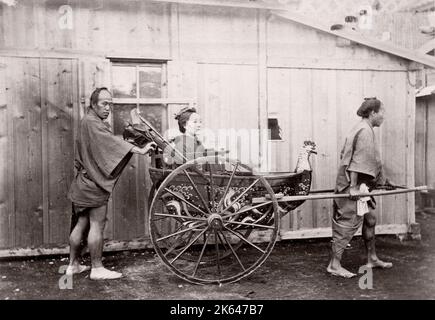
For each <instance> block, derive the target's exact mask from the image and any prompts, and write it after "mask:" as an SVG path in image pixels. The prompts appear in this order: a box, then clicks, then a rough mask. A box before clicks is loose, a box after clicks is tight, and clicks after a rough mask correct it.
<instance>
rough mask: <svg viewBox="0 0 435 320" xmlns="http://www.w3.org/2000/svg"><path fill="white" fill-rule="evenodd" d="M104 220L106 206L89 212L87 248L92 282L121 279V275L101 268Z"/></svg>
mask: <svg viewBox="0 0 435 320" xmlns="http://www.w3.org/2000/svg"><path fill="white" fill-rule="evenodd" d="M106 219H107V205H105V206H102V207H98V208H92V209H91V210H90V213H89V223H90V229H89V235H88V246H89V252H90V254H91V262H92V270H91V275H90V278H91V279H92V280H104V279H117V278H120V277H122V274H121V273H119V272H114V271H110V270H108V269H106V268H104V266H103V262H102V256H103V244H104V238H103V236H104V227H105V225H106Z"/></svg>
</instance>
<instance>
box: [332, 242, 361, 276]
mask: <svg viewBox="0 0 435 320" xmlns="http://www.w3.org/2000/svg"><path fill="white" fill-rule="evenodd" d="M332 247H333V248H332V257H331V261H330V262H329V265H328V267H327V268H326V271H328V272H329V273H330V274H332V275H334V276H339V277H343V278H352V277H355V276H356V274H355V273H352V272H350V271H349V270H347V269H345V268H343V267H342V266H341V256H342V254H343V251H341V250H337V249H335V248H334V243H333V244H332Z"/></svg>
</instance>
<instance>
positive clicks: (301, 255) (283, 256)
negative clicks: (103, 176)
mask: <svg viewBox="0 0 435 320" xmlns="http://www.w3.org/2000/svg"><path fill="white" fill-rule="evenodd" d="M417 222H419V223H420V226H421V233H422V240H421V241H416V240H412V241H405V242H401V241H400V240H399V239H398V238H397V237H395V236H378V238H377V249H378V254H379V256H380V257H381V258H383V259H384V260H387V261H391V262H393V264H394V266H393V268H392V269H390V270H374V271H373V289H365V290H363V289H360V287H359V285H358V283H359V280H360V276H362V274H361V275H359V277H357V278H353V279H341V278H337V277H333V276H330V275H329V274H327V273H326V271H325V268H326V265H327V263H328V259H329V250H330V242H329V240H330V239H317V240H299V241H285V242H281V243H277V244H276V246H275V248H274V249H273V251H272V253H271V255H270V256H269V257H268V259H267V260H266V262H265V263H264V264H263V265H262V266H261V267H260V268H259V269H257V270H256V271H255V272H254V273H253V274H251V275H250V276H249V277H247V278H245V279H242V280H240V281H239V282H237V283H233V284H225V285H222V286H217V285H194V284H190V283H188V282H186V281H184V280H182V279H180V278H178V277H177V276H175V275H173V274H172V273H171V272H170V271H169V270H168V269H167V268H166V267H165V266H164V265H163V264H162V263H161V262H160V259H159V258H158V257H157V256H155V254H154V252H153V251H152V250H146V251H145V250H143V251H130V252H120V253H116V254H107V255H105V258H104V259H105V260H104V263H105V265H106V267H108V268H110V269H112V268H113V269H116V270H120V271H122V272H123V273H124V274H125V277H124V278H122V279H119V280H112V281H98V282H96V281H92V280H90V279H89V273H85V274H83V275H77V276H74V279H73V289H72V290H68V289H64V290H61V289H59V278H60V277H61V276H62V275H61V274H59V273H58V270H59V268H60V267H61V266H62V265H65V264H66V263H67V259H66V258H65V257H49V258H33V259H26V260H23V259H21V260H9V261H7V260H2V261H0V299H1V300H5V299H6V300H13V299H68V300H69V299H73V300H77V299H167V300H171V299H213V300H219V299H228V300H233V299H274V300H277V299H435V237H434V234H435V214H424V213H419V214H417ZM364 263H365V255H364V246H363V242H362V240H361V238H360V237H356V238H355V239H354V240H353V241H352V243H351V248H350V249H348V250H346V252H345V255H344V258H343V265H344V267H346V268H348V269H349V270H351V271H353V272H355V273H356V272H358V269H359V266H361V265H362V264H364Z"/></svg>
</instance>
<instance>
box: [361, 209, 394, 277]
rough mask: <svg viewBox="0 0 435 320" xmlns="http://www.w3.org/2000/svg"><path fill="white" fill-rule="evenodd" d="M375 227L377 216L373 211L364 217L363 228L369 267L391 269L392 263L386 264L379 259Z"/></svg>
mask: <svg viewBox="0 0 435 320" xmlns="http://www.w3.org/2000/svg"><path fill="white" fill-rule="evenodd" d="M375 226H376V216H375V215H374V213H373V212H372V211H370V212H368V213H366V214H365V215H364V223H363V228H362V236H363V239H364V244H365V246H366V250H367V264H366V266H367V267H370V268H384V269H386V268H391V267H392V266H393V264H392V263H391V262H385V261H382V260H381V259H379V258H378V256H377V255H376V248H375Z"/></svg>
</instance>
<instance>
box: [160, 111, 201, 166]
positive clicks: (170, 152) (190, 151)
mask: <svg viewBox="0 0 435 320" xmlns="http://www.w3.org/2000/svg"><path fill="white" fill-rule="evenodd" d="M175 120H177V121H178V129H179V130H180V132H181V134H180V135H178V136H176V137H175V138H174V139H172V140H171V147H172V148H171V147H167V148H166V149H165V150H164V160H165V162H166V163H167V164H175V165H181V164H183V163H185V162H187V161H190V160H193V159H195V158H199V157H203V156H206V155H207V150H206V149H205V148H204V146H203V144H202V143H201V141H200V140H199V139H198V135H197V134H198V132H199V130H201V117H200V116H199V114H198V113H197V112H196V109H195V108H191V107H186V108H183V109H182V110H180V112H178V113H177V114H176V115H175ZM174 149H175V150H176V151H175V150H174Z"/></svg>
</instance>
